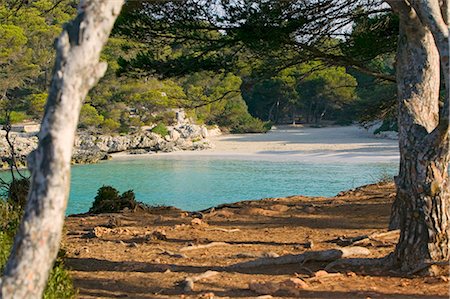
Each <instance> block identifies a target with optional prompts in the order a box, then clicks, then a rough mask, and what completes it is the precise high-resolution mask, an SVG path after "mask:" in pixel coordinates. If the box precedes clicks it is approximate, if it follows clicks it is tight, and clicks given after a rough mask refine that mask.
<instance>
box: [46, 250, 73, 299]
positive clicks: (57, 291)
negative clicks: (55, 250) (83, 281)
mask: <svg viewBox="0 0 450 299" xmlns="http://www.w3.org/2000/svg"><path fill="white" fill-rule="evenodd" d="M61 252H62V251H61V250H60V253H61ZM77 293H78V292H77V290H76V289H75V288H74V286H73V281H72V278H71V277H70V275H69V272H68V271H67V270H66V269H65V268H64V262H63V258H62V257H61V256H58V258H57V259H56V261H55V265H54V266H53V269H52V271H51V273H50V277H49V280H48V282H47V286H46V287H45V291H44V299H72V298H76V297H77Z"/></svg>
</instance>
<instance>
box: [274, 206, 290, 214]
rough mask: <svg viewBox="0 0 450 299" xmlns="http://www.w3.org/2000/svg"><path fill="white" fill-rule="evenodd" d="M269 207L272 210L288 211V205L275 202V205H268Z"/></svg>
mask: <svg viewBox="0 0 450 299" xmlns="http://www.w3.org/2000/svg"><path fill="white" fill-rule="evenodd" d="M270 209H271V210H272V211H277V212H281V213H283V212H286V211H288V210H289V207H288V206H285V205H280V204H275V205H272V206H270Z"/></svg>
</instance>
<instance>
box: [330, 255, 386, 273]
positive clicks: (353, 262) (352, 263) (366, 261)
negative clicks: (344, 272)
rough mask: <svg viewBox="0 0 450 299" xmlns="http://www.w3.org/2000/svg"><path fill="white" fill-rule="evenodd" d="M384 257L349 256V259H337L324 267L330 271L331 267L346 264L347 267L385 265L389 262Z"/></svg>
mask: <svg viewBox="0 0 450 299" xmlns="http://www.w3.org/2000/svg"><path fill="white" fill-rule="evenodd" d="M387 261H388V260H387V259H386V258H381V259H374V258H351V259H338V260H335V261H333V262H331V263H329V264H328V265H327V266H326V267H325V271H330V270H332V269H333V268H335V267H337V266H340V267H342V266H347V267H361V266H371V267H377V266H387V265H389V263H387Z"/></svg>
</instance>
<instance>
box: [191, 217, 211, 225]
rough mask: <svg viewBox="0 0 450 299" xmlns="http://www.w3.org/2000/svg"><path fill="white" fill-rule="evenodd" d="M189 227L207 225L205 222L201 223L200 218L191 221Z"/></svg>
mask: <svg viewBox="0 0 450 299" xmlns="http://www.w3.org/2000/svg"><path fill="white" fill-rule="evenodd" d="M191 225H203V226H206V225H208V223H206V222H205V221H203V220H202V219H200V218H194V219H192V220H191Z"/></svg>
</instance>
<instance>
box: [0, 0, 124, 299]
mask: <svg viewBox="0 0 450 299" xmlns="http://www.w3.org/2000/svg"><path fill="white" fill-rule="evenodd" d="M122 4H123V1H122V0H115V1H108V0H86V1H81V3H80V6H79V12H78V16H77V17H76V18H75V19H74V20H73V21H72V22H70V23H68V24H66V25H65V28H64V30H63V32H62V33H61V35H60V36H59V38H58V39H57V42H56V51H57V55H56V61H55V67H54V71H53V77H52V83H51V86H50V90H49V96H48V99H47V105H46V109H45V114H44V118H43V120H42V125H41V131H40V132H39V144H38V148H37V149H36V150H35V151H34V152H33V153H32V154H31V155H30V158H29V160H30V161H29V167H30V170H31V173H32V175H31V187H30V192H29V194H28V201H27V206H26V208H25V212H24V216H23V219H22V223H21V225H20V228H19V231H18V233H17V235H16V237H15V240H14V246H13V249H12V252H11V255H10V257H9V260H8V262H7V265H6V269H5V273H4V276H3V278H2V280H1V282H0V298H14V299H17V298H41V297H42V293H43V291H44V288H45V285H46V282H47V279H48V275H49V273H50V270H51V268H52V265H53V262H54V260H55V258H56V255H57V251H58V248H59V243H60V240H61V231H62V227H63V223H64V214H65V209H66V205H67V199H68V194H69V186H70V158H71V155H72V147H73V143H74V137H75V130H76V127H77V123H78V117H79V112H80V109H81V105H82V102H83V100H84V98H85V97H86V95H87V93H88V91H89V90H90V89H91V88H92V87H93V86H94V85H95V84H96V82H97V81H98V80H99V79H100V78H101V77H102V76H103V74H104V73H105V71H106V63H102V62H99V57H100V52H101V50H102V48H103V46H104V44H105V43H106V41H107V39H108V36H109V33H110V32H111V29H112V27H113V25H114V21H115V20H116V18H117V16H118V14H119V12H120V9H121V7H122Z"/></svg>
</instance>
